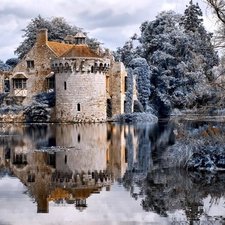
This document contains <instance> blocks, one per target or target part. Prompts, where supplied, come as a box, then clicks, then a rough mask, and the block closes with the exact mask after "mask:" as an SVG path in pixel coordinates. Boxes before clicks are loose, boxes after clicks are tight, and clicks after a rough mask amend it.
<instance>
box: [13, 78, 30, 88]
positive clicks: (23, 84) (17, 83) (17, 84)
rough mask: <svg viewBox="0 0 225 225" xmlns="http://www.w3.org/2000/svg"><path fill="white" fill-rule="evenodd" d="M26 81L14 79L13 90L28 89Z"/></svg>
mask: <svg viewBox="0 0 225 225" xmlns="http://www.w3.org/2000/svg"><path fill="white" fill-rule="evenodd" d="M26 80H27V79H23V78H22V79H13V88H14V89H26Z"/></svg>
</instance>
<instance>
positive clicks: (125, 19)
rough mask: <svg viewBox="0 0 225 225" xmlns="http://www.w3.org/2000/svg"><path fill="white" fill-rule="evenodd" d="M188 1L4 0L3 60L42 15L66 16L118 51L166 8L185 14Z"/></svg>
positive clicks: (0, 22) (0, 17)
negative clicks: (146, 23) (145, 22)
mask: <svg viewBox="0 0 225 225" xmlns="http://www.w3.org/2000/svg"><path fill="white" fill-rule="evenodd" d="M188 3H189V0H160V1H155V0H139V1H136V0H130V1H121V0H107V1H105V0H85V1H83V0H73V1H65V0H48V1H46V0H39V1H36V0H10V1H9V0H1V4H0V28H1V36H0V59H2V60H3V61H6V60H7V59H8V58H12V57H15V56H14V55H13V52H14V50H15V49H16V47H17V46H19V44H20V42H21V41H22V40H23V39H22V35H23V32H22V31H21V30H22V29H24V28H26V26H27V25H28V23H29V22H30V21H31V20H32V19H33V18H35V17H37V16H38V15H41V16H42V17H44V18H46V19H50V18H53V17H64V18H65V19H66V21H67V22H68V23H69V24H70V25H76V26H77V27H81V28H83V30H84V31H86V32H88V33H89V36H91V37H94V38H97V39H98V40H100V41H101V42H103V43H105V44H104V46H103V47H108V48H113V50H115V49H116V47H119V46H122V45H123V44H124V43H125V42H126V41H127V40H128V39H129V37H130V36H131V35H133V34H134V33H137V32H139V26H140V25H141V23H142V22H144V21H146V20H149V21H151V20H153V19H155V16H156V15H157V14H158V13H160V12H161V11H163V10H170V9H172V10H174V11H176V12H181V13H183V11H184V9H185V7H186V5H187V4H188ZM200 6H204V4H203V3H202V4H201V5H200ZM203 12H204V10H203ZM207 16H208V15H207ZM209 24H210V22H208V27H209Z"/></svg>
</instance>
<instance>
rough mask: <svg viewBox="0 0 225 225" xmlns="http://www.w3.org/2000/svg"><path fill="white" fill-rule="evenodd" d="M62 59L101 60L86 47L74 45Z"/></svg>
mask: <svg viewBox="0 0 225 225" xmlns="http://www.w3.org/2000/svg"><path fill="white" fill-rule="evenodd" d="M62 57H95V58H102V57H101V56H99V55H98V54H96V53H95V52H93V51H92V50H91V49H90V48H89V47H88V46H87V45H74V46H73V47H72V48H71V49H69V50H68V51H67V52H66V53H65V54H63V55H62Z"/></svg>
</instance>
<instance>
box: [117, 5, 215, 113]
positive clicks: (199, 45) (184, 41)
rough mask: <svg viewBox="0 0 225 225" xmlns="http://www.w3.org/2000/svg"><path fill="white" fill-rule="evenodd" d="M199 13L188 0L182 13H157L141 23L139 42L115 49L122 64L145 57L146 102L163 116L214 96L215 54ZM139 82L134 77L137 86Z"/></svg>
mask: <svg viewBox="0 0 225 225" xmlns="http://www.w3.org/2000/svg"><path fill="white" fill-rule="evenodd" d="M201 16H202V12H201V9H200V8H199V6H198V5H197V4H196V5H195V4H193V3H192V1H191V2H190V5H189V6H187V9H186V10H185V13H184V15H181V14H177V13H175V12H173V11H167V12H166V11H164V12H161V13H160V14H158V16H157V17H156V19H155V20H153V21H145V22H143V23H142V24H141V26H140V31H141V34H140V36H139V37H135V39H138V41H139V42H140V45H138V46H137V47H135V48H133V46H132V45H131V44H130V45H128V43H126V44H125V45H124V47H123V48H118V49H117V54H118V55H117V56H118V57H116V59H117V60H118V61H122V62H124V64H125V65H126V66H127V65H129V63H130V62H131V60H132V59H135V58H137V57H138V58H140V57H142V58H144V59H146V61H147V63H148V65H149V68H150V74H151V76H150V84H149V88H150V90H149V95H148V104H147V105H148V107H151V108H153V109H154V110H153V111H155V112H156V114H158V116H167V115H169V114H170V112H171V111H172V110H173V109H174V108H179V109H186V108H193V107H200V106H202V105H206V104H208V103H209V102H210V101H213V99H215V92H214V90H213V89H214V87H213V86H212V85H211V82H212V81H213V79H214V75H213V73H212V68H213V67H214V66H215V65H217V64H218V56H217V53H216V52H215V50H214V48H213V45H212V44H211V37H212V35H211V34H210V33H208V32H207V31H206V30H205V28H204V26H203V23H202V18H201ZM131 40H132V38H131ZM140 82H142V81H141V80H137V86H138V85H139V83H140ZM145 99H147V98H145Z"/></svg>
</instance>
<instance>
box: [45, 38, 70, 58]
mask: <svg viewBox="0 0 225 225" xmlns="http://www.w3.org/2000/svg"><path fill="white" fill-rule="evenodd" d="M47 45H48V47H50V49H51V50H52V51H53V52H54V53H55V54H56V55H57V56H58V57H60V56H62V55H63V54H65V53H66V52H68V51H69V50H70V49H71V48H73V45H72V44H65V43H59V42H53V41H48V42H47Z"/></svg>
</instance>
